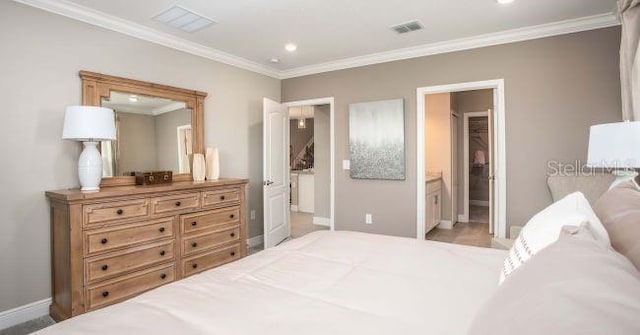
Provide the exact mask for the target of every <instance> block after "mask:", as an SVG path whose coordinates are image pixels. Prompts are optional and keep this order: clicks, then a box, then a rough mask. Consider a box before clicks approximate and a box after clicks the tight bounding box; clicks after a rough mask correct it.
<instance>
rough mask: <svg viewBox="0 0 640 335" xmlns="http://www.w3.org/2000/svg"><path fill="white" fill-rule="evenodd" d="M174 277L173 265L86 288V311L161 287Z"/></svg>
mask: <svg viewBox="0 0 640 335" xmlns="http://www.w3.org/2000/svg"><path fill="white" fill-rule="evenodd" d="M175 277H176V270H175V263H172V264H168V265H164V266H159V267H155V268H152V269H148V270H144V271H140V272H136V273H133V274H130V275H128V276H124V277H122V278H118V279H115V280H112V281H109V282H108V283H104V284H99V285H94V286H90V287H89V288H87V295H86V296H87V298H86V299H87V309H88V310H92V309H96V308H99V307H103V306H106V305H109V304H112V303H115V302H118V301H122V300H125V299H128V298H131V297H133V296H135V295H138V294H140V293H142V292H144V291H148V290H150V289H153V288H156V287H158V286H162V285H164V284H166V283H169V282H171V281H173V280H174V279H175Z"/></svg>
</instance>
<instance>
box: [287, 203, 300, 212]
mask: <svg viewBox="0 0 640 335" xmlns="http://www.w3.org/2000/svg"><path fill="white" fill-rule="evenodd" d="M289 206H290V208H289V209H290V210H291V211H292V212H297V211H298V205H289Z"/></svg>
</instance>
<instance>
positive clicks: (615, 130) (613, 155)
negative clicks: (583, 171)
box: [587, 121, 640, 169]
mask: <svg viewBox="0 0 640 335" xmlns="http://www.w3.org/2000/svg"><path fill="white" fill-rule="evenodd" d="M587 165H588V166H591V167H601V168H619V169H625V168H639V167H640V121H634V122H616V123H606V124H598V125H595V126H591V133H590V134H589V155H588V158H587Z"/></svg>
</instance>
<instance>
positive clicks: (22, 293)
mask: <svg viewBox="0 0 640 335" xmlns="http://www.w3.org/2000/svg"><path fill="white" fill-rule="evenodd" d="M0 44H1V45H2V46H3V48H2V52H0V73H1V74H2V80H0V92H1V93H0V100H1V101H2V104H3V121H2V122H1V123H0V139H1V140H2V143H4V144H5V145H2V146H0V157H3V162H4V164H3V167H2V173H1V174H0V185H2V187H1V188H0V189H1V190H0V224H1V225H2V234H0V269H2V273H1V274H0V288H1V289H0V311H3V310H7V309H10V308H13V307H16V306H21V305H24V304H27V303H30V302H34V301H37V300H40V299H45V298H47V297H49V296H50V295H51V292H50V286H51V285H50V284H51V279H50V275H49V272H50V264H49V263H50V252H49V241H50V240H49V239H50V235H49V211H48V205H47V201H46V199H45V196H44V191H45V190H52V189H61V188H68V187H77V186H78V185H79V183H78V177H77V159H78V155H79V154H80V144H78V143H74V142H71V141H64V140H62V139H60V137H61V134H62V123H63V119H64V110H65V107H66V106H68V105H75V104H80V102H81V94H80V93H81V92H80V90H81V86H80V78H79V77H78V71H80V70H90V71H95V72H100V73H106V74H111V75H116V76H122V77H127V78H134V79H140V80H145V81H150V82H155V83H160V84H165V85H172V86H177V87H184V88H188V89H196V90H200V91H204V92H208V93H209V97H208V98H207V99H206V100H205V110H206V112H205V125H204V129H205V144H206V145H207V146H217V147H219V148H220V162H221V171H222V172H221V175H222V176H223V177H231V176H233V177H249V178H250V179H251V191H250V195H249V206H250V209H256V211H257V213H256V214H257V215H256V220H252V221H250V226H249V234H250V236H256V235H259V234H262V186H261V185H262V98H263V97H268V98H270V99H273V100H276V101H280V92H281V87H280V81H279V80H277V79H273V78H269V77H266V76H263V75H259V74H256V73H253V72H250V71H245V70H241V69H238V68H235V67H231V66H227V65H224V64H221V63H217V62H214V61H211V60H207V59H204V58H200V57H197V56H193V55H189V54H185V53H183V52H180V51H177V50H173V49H169V48H165V47H162V46H159V45H156V44H151V43H148V42H144V41H141V40H138V39H135V38H132V37H128V36H126V35H122V34H119V33H115V32H111V31H107V30H104V29H101V28H98V27H95V26H92V25H88V24H85V23H81V22H78V21H74V20H71V19H67V18H64V17H62V16H58V15H55V14H51V13H47V12H44V11H41V10H38V9H34V8H31V7H27V6H24V5H20V4H17V3H15V2H13V1H0Z"/></svg>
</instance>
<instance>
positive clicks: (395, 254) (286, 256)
mask: <svg viewBox="0 0 640 335" xmlns="http://www.w3.org/2000/svg"><path fill="white" fill-rule="evenodd" d="M505 257H506V251H504V250H496V249H487V248H477V247H468V246H461V245H453V244H446V243H439V242H432V241H418V240H415V239H409V238H399V237H390V236H382V235H372V234H364V233H355V232H315V233H312V234H309V235H306V236H304V237H302V238H299V239H295V240H293V241H290V242H287V243H284V244H283V245H281V246H279V247H276V248H272V249H269V250H266V251H263V252H259V253H257V254H255V255H252V256H249V257H246V258H244V259H242V260H239V261H237V262H234V263H231V264H228V265H225V266H222V267H219V268H216V269H213V270H209V271H206V272H203V273H201V274H199V275H196V276H192V277H189V278H187V279H184V280H181V281H178V282H175V283H171V284H169V285H165V286H163V287H160V288H157V289H155V290H152V291H150V292H147V293H145V294H142V295H140V296H138V297H136V298H134V299H131V300H128V301H126V302H123V303H120V304H116V305H113V306H110V307H107V308H103V309H100V310H97V311H94V312H91V313H87V314H83V315H80V316H78V317H75V318H72V319H70V320H67V321H64V322H61V323H59V324H56V325H54V326H52V327H49V328H46V329H44V330H43V331H41V332H39V333H38V334H66V335H71V334H154V335H159V334H296V335H298V334H351V335H352V334H422V335H424V334H456V335H461V334H465V333H466V331H467V327H468V326H469V324H470V322H471V319H472V318H473V316H474V314H475V312H476V311H477V310H478V308H479V307H481V305H482V304H483V303H484V302H485V301H486V300H487V299H488V298H489V296H490V295H491V294H492V293H493V292H494V291H495V290H496V288H497V285H498V276H499V273H500V268H501V266H502V262H503V261H504V259H505Z"/></svg>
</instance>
